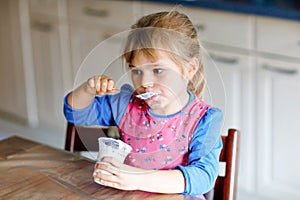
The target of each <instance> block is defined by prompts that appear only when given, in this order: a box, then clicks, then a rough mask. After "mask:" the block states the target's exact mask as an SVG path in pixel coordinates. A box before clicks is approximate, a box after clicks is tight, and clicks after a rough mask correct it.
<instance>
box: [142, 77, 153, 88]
mask: <svg viewBox="0 0 300 200" xmlns="http://www.w3.org/2000/svg"><path fill="white" fill-rule="evenodd" d="M153 85H154V84H153V80H152V78H151V77H150V76H149V75H148V76H147V75H145V76H143V78H142V87H145V88H147V87H152V86H153Z"/></svg>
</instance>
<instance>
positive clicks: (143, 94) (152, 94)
mask: <svg viewBox="0 0 300 200" xmlns="http://www.w3.org/2000/svg"><path fill="white" fill-rule="evenodd" d="M155 95H157V93H156V92H145V93H142V94H138V95H135V96H136V97H137V98H140V99H142V100H145V99H149V98H151V97H153V96H155Z"/></svg>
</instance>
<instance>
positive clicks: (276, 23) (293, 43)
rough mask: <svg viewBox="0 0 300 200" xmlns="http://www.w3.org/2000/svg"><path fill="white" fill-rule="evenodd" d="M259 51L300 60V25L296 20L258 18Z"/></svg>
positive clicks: (257, 43) (257, 44)
mask: <svg viewBox="0 0 300 200" xmlns="http://www.w3.org/2000/svg"><path fill="white" fill-rule="evenodd" d="M256 24H257V40H256V46H257V50H258V51H262V52H266V53H274V54H278V55H284V56H290V57H296V58H300V23H299V21H294V20H283V19H275V18H270V17H257V18H256Z"/></svg>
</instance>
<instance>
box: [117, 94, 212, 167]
mask: <svg viewBox="0 0 300 200" xmlns="http://www.w3.org/2000/svg"><path fill="white" fill-rule="evenodd" d="M208 107H209V106H208V105H207V104H205V103H204V102H202V101H200V100H199V99H194V100H193V101H191V102H190V103H189V104H188V105H187V106H186V107H184V108H183V109H182V110H181V111H180V112H178V113H176V114H174V115H171V116H169V117H165V116H154V115H152V114H151V113H150V112H149V110H148V106H147V104H146V103H145V102H144V101H143V100H140V99H138V98H136V97H135V96H133V97H132V98H131V100H130V102H129V105H128V107H127V108H126V111H125V113H124V115H123V117H122V119H121V121H120V125H119V133H120V136H121V139H122V140H123V141H124V142H125V143H127V144H129V145H131V147H132V151H131V153H130V154H129V155H128V156H127V158H126V160H125V163H126V164H128V165H131V166H135V167H138V168H143V169H174V168H175V167H176V166H178V165H183V166H186V165H187V163H188V146H189V144H190V141H191V139H192V137H193V132H194V130H195V128H196V126H197V124H198V122H199V120H200V119H201V118H202V116H203V115H204V114H205V112H206V110H207V108H208Z"/></svg>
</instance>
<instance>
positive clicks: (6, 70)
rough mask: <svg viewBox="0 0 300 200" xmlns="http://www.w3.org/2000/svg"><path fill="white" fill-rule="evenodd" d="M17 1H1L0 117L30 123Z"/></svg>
mask: <svg viewBox="0 0 300 200" xmlns="http://www.w3.org/2000/svg"><path fill="white" fill-rule="evenodd" d="M19 25H20V21H19V14H18V2H17V1H8V0H6V1H0V94H1V97H0V115H1V117H6V118H10V119H12V120H14V121H18V120H19V121H20V122H21V123H27V117H28V116H27V108H26V105H27V102H26V100H27V99H26V93H25V88H26V85H25V80H24V71H23V66H22V59H20V58H22V51H21V49H22V48H21V36H20V26H19Z"/></svg>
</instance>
